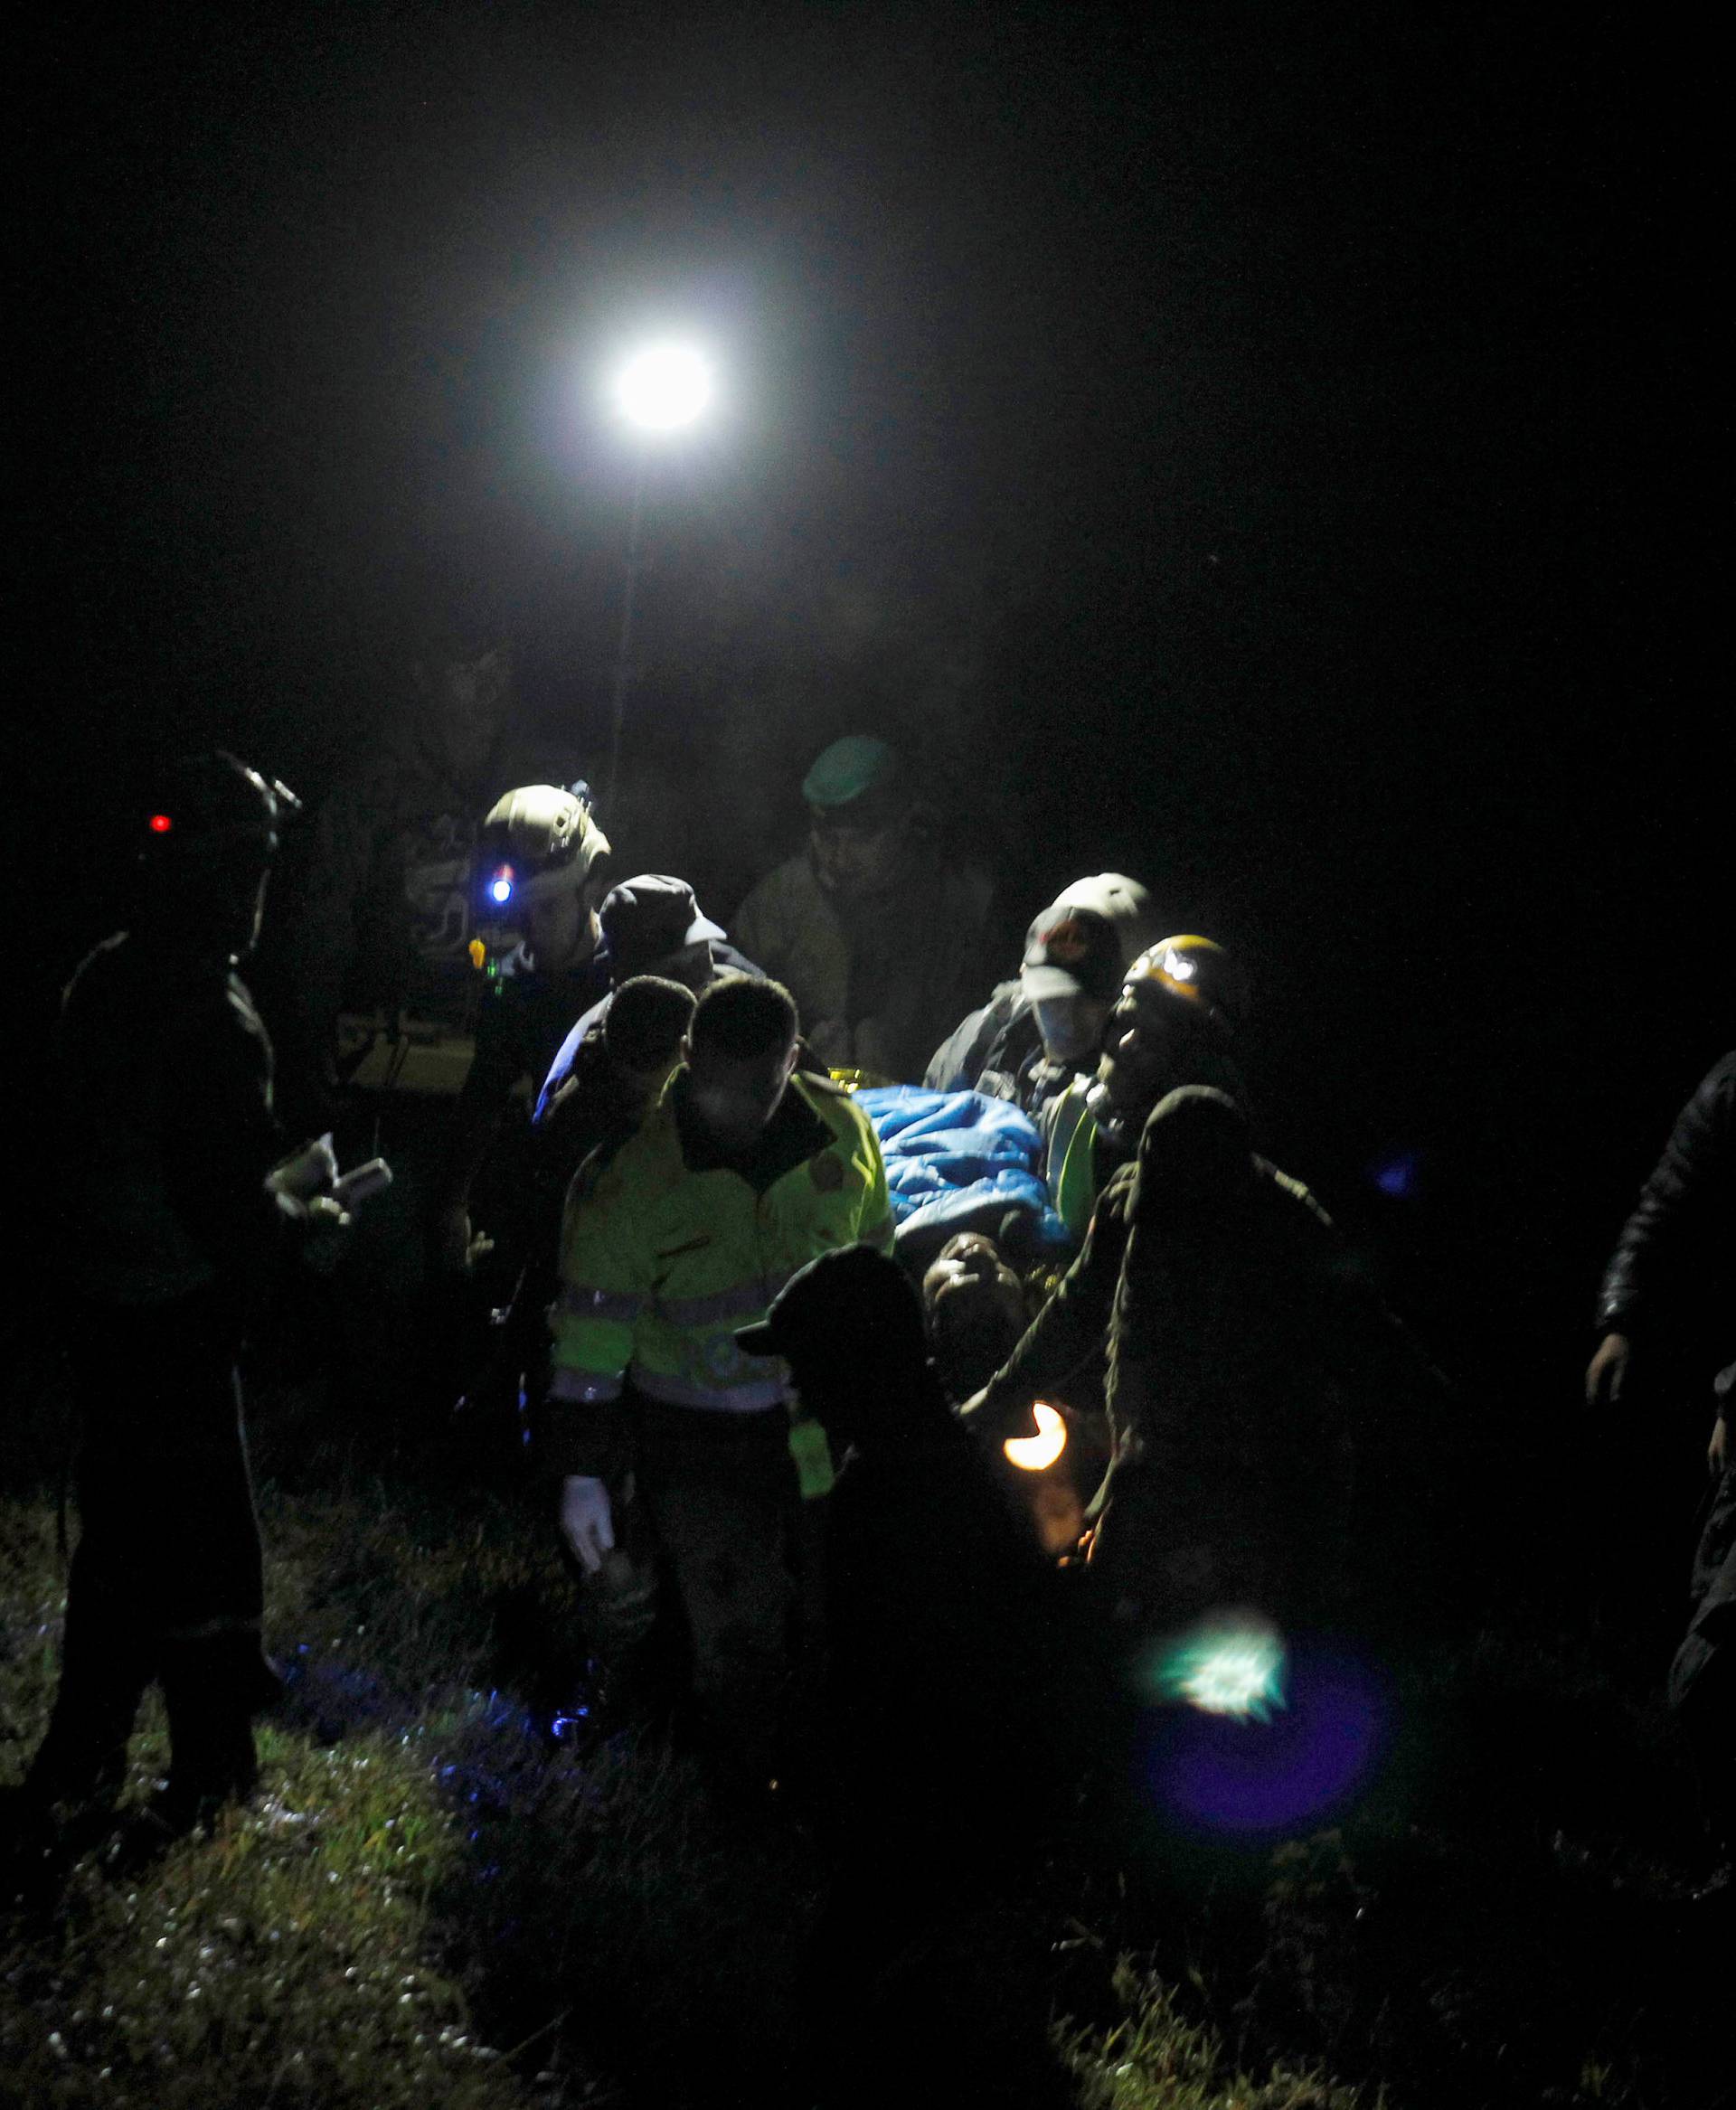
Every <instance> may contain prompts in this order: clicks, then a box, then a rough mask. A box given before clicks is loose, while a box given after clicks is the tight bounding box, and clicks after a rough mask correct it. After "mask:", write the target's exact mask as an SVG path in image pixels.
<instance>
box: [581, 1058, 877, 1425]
mask: <svg viewBox="0 0 1736 2110" xmlns="http://www.w3.org/2000/svg"><path fill="white" fill-rule="evenodd" d="M684 1074H685V1073H684V1071H681V1070H677V1071H676V1073H675V1077H674V1078H673V1079H671V1080H670V1082H669V1084H668V1085H666V1086H665V1088H664V1091H663V1094H662V1097H660V1098H659V1099H658V1101H657V1103H656V1106H654V1107H653V1108H652V1110H651V1112H650V1113H649V1114H648V1115H647V1116H646V1119H645V1121H644V1124H643V1125H642V1126H640V1128H639V1129H638V1130H637V1133H636V1134H635V1135H632V1136H630V1137H629V1138H628V1140H627V1142H626V1143H625V1144H622V1145H621V1147H620V1149H619V1150H618V1152H616V1154H614V1156H613V1157H611V1158H610V1159H609V1161H608V1162H607V1163H603V1164H600V1165H599V1164H597V1163H595V1161H592V1162H590V1163H587V1165H586V1166H584V1167H582V1168H581V1169H580V1173H579V1175H578V1177H577V1178H576V1179H575V1180H574V1182H573V1183H572V1186H571V1190H570V1191H569V1192H568V1196H567V1205H566V1212H565V1217H564V1220H563V1222H562V1226H561V1295H560V1297H559V1299H558V1301H557V1302H556V1303H555V1305H553V1306H552V1308H551V1311H550V1314H549V1317H550V1325H551V1328H552V1332H553V1335H554V1347H553V1354H552V1372H551V1380H550V1386H549V1400H550V1407H551V1410H552V1411H553V1412H556V1413H558V1412H559V1410H560V1409H561V1408H562V1407H563V1406H564V1407H566V1408H578V1409H582V1408H587V1407H601V1406H604V1405H605V1404H606V1403H607V1402H609V1401H610V1400H612V1399H617V1398H618V1397H619V1395H620V1393H621V1390H622V1387H623V1384H624V1382H625V1381H626V1380H628V1379H629V1378H630V1380H631V1382H632V1385H633V1389H634V1390H635V1391H636V1392H637V1393H638V1394H639V1395H641V1396H642V1397H644V1398H646V1399H654V1400H658V1401H661V1402H663V1403H665V1405H668V1406H672V1407H684V1408H698V1409H701V1410H703V1411H705V1412H709V1413H715V1414H719V1415H741V1414H751V1413H756V1412H760V1411H762V1410H763V1409H765V1408H772V1407H778V1406H782V1405H784V1404H785V1403H786V1402H787V1401H788V1371H787V1370H786V1368H785V1366H784V1364H783V1363H781V1362H779V1361H776V1360H775V1359H773V1358H769V1357H766V1356H754V1355H748V1354H746V1353H744V1352H742V1350H741V1348H740V1347H739V1346H738V1345H737V1343H736V1339H735V1329H736V1328H737V1327H738V1326H743V1325H746V1324H748V1323H750V1321H751V1320H754V1319H758V1318H760V1317H762V1316H763V1315H764V1314H765V1311H766V1307H767V1306H768V1305H769V1304H770V1302H771V1300H772V1298H773V1297H774V1296H776V1295H777V1294H778V1291H779V1290H780V1289H781V1288H782V1287H783V1286H784V1284H785V1283H786V1282H788V1279H789V1277H790V1276H792V1275H793V1274H794V1273H795V1272H796V1270H797V1268H798V1267H802V1266H804V1265H805V1264H806V1263H807V1261H809V1260H812V1259H814V1258H816V1256H817V1255H818V1254H820V1253H823V1252H826V1250H827V1249H828V1248H832V1247H835V1246H847V1245H851V1244H854V1242H855V1241H857V1240H858V1239H861V1240H865V1241H866V1242H867V1243H869V1244H871V1245H874V1246H877V1247H879V1248H882V1250H886V1249H889V1248H890V1247H891V1245H892V1205H891V1202H890V1201H889V1200H888V1198H887V1192H886V1168H885V1166H884V1165H883V1164H882V1162H881V1155H880V1145H879V1144H878V1142H877V1141H876V1140H875V1136H874V1132H873V1127H872V1126H870V1124H869V1121H868V1118H867V1116H866V1115H865V1114H863V1111H862V1109H861V1108H860V1107H858V1106H857V1105H856V1104H855V1102H854V1099H853V1098H851V1097H850V1096H849V1094H848V1093H847V1092H845V1091H844V1090H842V1089H841V1088H839V1087H838V1086H836V1085H834V1084H832V1083H830V1082H828V1081H826V1080H825V1079H818V1078H814V1077H810V1076H807V1074H806V1073H803V1072H797V1075H796V1076H795V1077H793V1078H792V1079H790V1083H789V1086H788V1094H787V1097H789V1096H790V1095H793V1097H794V1100H795V1104H794V1105H793V1106H790V1107H786V1108H785V1109H782V1110H781V1113H782V1121H781V1127H780V1130H779V1134H780V1135H781V1136H782V1138H783V1146H782V1157H783V1158H786V1159H788V1161H789V1162H788V1164H787V1165H785V1166H784V1167H783V1169H781V1170H780V1169H778V1164H779V1163H780V1162H781V1161H780V1160H778V1159H774V1160H773V1162H772V1163H771V1165H769V1166H766V1167H762V1168H761V1172H762V1179H761V1180H760V1181H755V1180H753V1179H750V1177H748V1176H746V1175H744V1174H743V1173H741V1172H740V1171H736V1170H734V1169H731V1168H730V1167H724V1166H717V1167H713V1168H712V1169H709V1170H699V1169H695V1167H694V1166H693V1165H692V1164H690V1163H689V1162H688V1159H687V1157H686V1155H685V1154H684V1151H683V1147H682V1136H681V1131H680V1127H679V1125H678V1121H677V1116H676V1104H677V1095H678V1093H679V1092H680V1090H681V1080H682V1079H683V1077H684ZM768 1172H769V1173H770V1174H771V1175H772V1176H770V1177H769V1181H768V1180H765V1179H764V1177H763V1175H764V1173H768Z"/></svg>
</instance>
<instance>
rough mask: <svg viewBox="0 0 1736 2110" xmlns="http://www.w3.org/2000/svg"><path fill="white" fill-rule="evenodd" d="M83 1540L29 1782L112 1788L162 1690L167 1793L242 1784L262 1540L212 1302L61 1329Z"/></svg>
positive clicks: (255, 1684) (262, 1696) (256, 1675)
mask: <svg viewBox="0 0 1736 2110" xmlns="http://www.w3.org/2000/svg"><path fill="white" fill-rule="evenodd" d="M69 1323H70V1325H71V1337H70V1342H69V1345H70V1348H71V1357H72V1367H73V1380H74V1396H75V1399H76V1403H77V1408H78V1413H79V1418H80V1451H79V1456H78V1462H77V1465H76V1467H75V1474H74V1484H75V1489H76V1493H77V1497H78V1510H79V1521H80V1532H79V1543H78V1549H77V1550H76V1552H75V1553H74V1555H73V1557H72V1568H71V1577H70V1578H69V1581H68V1585H67V1613H66V1634H65V1640H64V1644H63V1646H62V1653H61V1682H60V1687H59V1690H58V1692H57V1694H56V1697H55V1702H54V1710H53V1715H52V1719H51V1720H50V1724H49V1730H48V1735H47V1737H46V1738H45V1739H44V1741H43V1743H42V1747H41V1749H40V1750H39V1751H38V1753H37V1756H36V1759H35V1761H34V1763H33V1766H32V1769H31V1777H32V1780H33V1783H34V1784H35V1785H37V1786H38V1787H39V1788H41V1789H42V1791H44V1792H46V1793H48V1794H52V1795H57V1796H59V1795H84V1794H93V1793H103V1792H109V1791H112V1790H113V1789H114V1788H117V1787H118V1785H119V1783H120V1781H121V1778H122V1777H123V1775H124V1771H125V1761H126V1746H127V1738H128V1736H129V1735H130V1733H131V1730H132V1726H133V1719H134V1716H135V1715H136V1713H137V1708H138V1703H139V1700H140V1699H141V1697H142V1696H143V1694H144V1691H145V1689H146V1686H147V1685H148V1684H150V1683H151V1682H152V1681H154V1680H155V1681H160V1682H161V1683H162V1686H163V1689H164V1697H165V1703H166V1705H167V1709H168V1714H169V1728H170V1737H171V1742H172V1747H173V1753H174V1773H175V1777H176V1779H177V1780H178V1781H180V1782H181V1783H183V1784H184V1785H193V1786H194V1787H195V1788H203V1787H207V1786H208V1787H209V1788H210V1789H211V1790H212V1792H216V1793H226V1792H231V1791H232V1790H233V1789H236V1788H241V1787H245V1786H246V1785H250V1782H251V1779H252V1776H253V1772H254V1757H253V1738H252V1729H251V1719H252V1716H253V1715H254V1714H255V1713H256V1712H257V1711H258V1710H259V1709H260V1708H261V1707H262V1706H265V1705H267V1704H269V1701H270V1700H271V1699H272V1698H274V1697H275V1695H276V1691H277V1680H276V1678H275V1676H274V1674H273V1673H272V1672H271V1670H270V1667H269V1664H268V1663H267V1662H266V1659H265V1656H264V1653H263V1651H262V1648H261V1644H260V1618H261V1614H262V1610H263V1578H262V1574H261V1564H260V1552H259V1526H258V1524H257V1522H256V1521H255V1518H254V1513H253V1494H252V1487H251V1484H250V1478H249V1474H248V1466H247V1454H246V1449H245V1446H244V1442H243V1438H242V1433H241V1399H240V1393H239V1389H238V1385H237V1380H236V1375H235V1349H236V1336H237V1333H238V1330H239V1329H238V1326H237V1323H236V1320H235V1316H234V1313H233V1309H232V1307H231V1305H230V1304H229V1303H228V1301H227V1300H225V1299H223V1298H222V1297H220V1296H219V1295H217V1294H215V1293H206V1294H202V1295H196V1296H191V1297H184V1298H180V1299H177V1300H176V1301H175V1302H174V1303H172V1304H169V1305H157V1306H148V1307H143V1308H132V1307H123V1306H105V1307H101V1308H96V1307H84V1308H82V1309H76V1310H74V1311H73V1312H72V1314H71V1317H70V1322H69Z"/></svg>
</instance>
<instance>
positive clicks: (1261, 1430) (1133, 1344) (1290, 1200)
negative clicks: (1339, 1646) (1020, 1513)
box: [966, 1086, 1432, 1634]
mask: <svg viewBox="0 0 1736 2110" xmlns="http://www.w3.org/2000/svg"><path fill="white" fill-rule="evenodd" d="M1106 1336H1107V1340H1108V1345H1109V1380H1108V1386H1107V1408H1108V1415H1109V1432H1110V1442H1111V1455H1110V1463H1109V1472H1108V1474H1106V1475H1105V1478H1104V1481H1103V1484H1102V1485H1101V1487H1099V1490H1098V1493H1097V1494H1096V1496H1095V1497H1094V1498H1093V1501H1092V1504H1091V1513H1092V1514H1093V1515H1095V1516H1096V1517H1097V1518H1098V1519H1099V1523H1098V1530H1097V1537H1096V1540H1095V1543H1094V1545H1093V1548H1092V1555H1091V1568H1092V1573H1093V1576H1094V1577H1095V1578H1097V1580H1098V1582H1099V1587H1100V1588H1101V1591H1102V1594H1103V1596H1104V1597H1105V1598H1106V1600H1107V1601H1108V1603H1109V1605H1110V1606H1112V1607H1113V1609H1114V1614H1115V1615H1116V1616H1117V1617H1118V1619H1119V1620H1120V1621H1121V1622H1122V1623H1123V1624H1124V1625H1126V1626H1127V1629H1128V1631H1129V1633H1130V1634H1140V1633H1149V1632H1152V1631H1156V1630H1158V1629H1168V1628H1175V1627H1180V1626H1183V1625H1186V1624H1188V1623H1189V1622H1191V1621H1194V1620H1196V1619H1198V1618H1199V1617H1200V1616H1201V1615H1203V1614H1205V1613H1208V1612H1210V1611H1212V1610H1213V1609H1215V1608H1217V1607H1220V1606H1235V1607H1243V1606H1247V1607H1253V1608H1256V1609H1258V1610H1260V1611H1261V1612H1263V1613H1265V1614H1266V1615H1268V1616H1269V1617H1270V1618H1272V1619H1274V1620H1276V1621H1277V1622H1278V1625H1280V1626H1286V1625H1293V1624H1294V1625H1310V1624H1313V1623H1316V1622H1318V1621H1322V1620H1326V1621H1333V1620H1336V1619H1337V1618H1339V1617H1341V1616H1343V1615H1344V1613H1345V1612H1346V1610H1347V1609H1349V1608H1351V1607H1352V1606H1353V1605H1354V1602H1355V1601H1356V1600H1358V1598H1359V1597H1361V1596H1362V1595H1363V1593H1364V1591H1365V1589H1366V1587H1367V1586H1368V1585H1370V1584H1372V1583H1373V1582H1374V1581H1375V1580H1376V1579H1379V1580H1381V1581H1382V1585H1383V1587H1384V1586H1385V1585H1387V1584H1389V1583H1390V1582H1391V1581H1392V1578H1390V1577H1382V1578H1376V1576H1375V1575H1373V1573H1371V1572H1370V1571H1369V1570H1370V1568H1371V1566H1372V1562H1373V1552H1372V1549H1371V1548H1370V1546H1369V1545H1368V1544H1367V1542H1366V1540H1365V1539H1364V1535H1363V1533H1362V1532H1361V1531H1353V1530H1352V1521H1353V1515H1354V1508H1353V1504H1354V1499H1355V1493H1356V1489H1355V1464H1356V1457H1357V1453H1358V1450H1359V1447H1360V1442H1359V1439H1361V1438H1363V1437H1373V1436H1377V1435H1378V1433H1379V1432H1378V1426H1377V1425H1378V1423H1379V1421H1380V1420H1381V1419H1382V1417H1384V1416H1388V1415H1392V1416H1395V1417H1396V1416H1399V1415H1401V1412H1402V1407H1401V1399H1402V1397H1403V1395H1404V1394H1405V1393H1406V1392H1408V1393H1409V1395H1410V1397H1411V1399H1413V1400H1414V1399H1417V1398H1418V1397H1420V1389H1421V1391H1427V1390H1428V1389H1429V1388H1430V1386H1431V1383H1432V1378H1431V1373H1429V1371H1428V1370H1427V1366H1426V1365H1425V1364H1424V1363H1422V1361H1421V1360H1420V1358H1419V1357H1417V1356H1416V1355H1415V1353H1414V1352H1413V1351H1412V1350H1411V1349H1410V1347H1409V1344H1408V1343H1407V1342H1406V1341H1405V1339H1404V1336H1403V1335H1402V1334H1401V1333H1400V1331H1399V1329H1398V1328H1397V1327H1396V1326H1395V1325H1394V1324H1393V1323H1392V1321H1391V1320H1390V1319H1389V1318H1388V1317H1387V1315H1386V1314H1384V1313H1383V1312H1382V1310H1381V1309H1380V1308H1379V1307H1378V1306H1377V1305H1374V1304H1373V1302H1372V1301H1371V1300H1369V1299H1368V1298H1367V1297H1366V1296H1365V1295H1363V1293H1362V1292H1361V1290H1360V1289H1359V1288H1358V1286H1356V1284H1355V1283H1354V1280H1353V1279H1352V1277H1351V1276H1350V1273H1349V1271H1348V1269H1347V1268H1346V1267H1345V1257H1344V1250H1343V1248H1342V1246H1341V1243H1340V1241H1339V1239H1338V1238H1337V1236H1336V1234H1335V1231H1334V1229H1333V1226H1332V1223H1331V1220H1330V1219H1329V1218H1328V1217H1327V1216H1326V1212H1325V1210H1322V1209H1321V1207H1320V1205H1319V1204H1318V1202H1316V1201H1315V1199H1314V1197H1313V1196H1312V1195H1311V1194H1310V1193H1309V1192H1308V1191H1307V1188H1305V1187H1304V1186H1303V1185H1302V1184H1301V1183H1300V1182H1298V1181H1296V1180H1293V1179H1290V1178H1289V1177H1288V1175H1287V1174H1285V1173H1280V1172H1279V1171H1278V1169H1277V1168H1276V1166H1274V1165H1271V1164H1269V1163H1267V1162H1266V1161H1265V1160H1264V1159H1263V1158H1260V1157H1257V1156H1256V1155H1255V1154H1253V1152H1252V1151H1251V1150H1250V1146H1249V1141H1248V1128H1247V1120H1246V1116H1245V1115H1244V1114H1243V1113H1242V1111H1241V1108H1240V1107H1238V1106H1237V1104H1236V1103H1235V1101H1234V1100H1232V1099H1231V1098H1230V1097H1228V1095H1227V1094H1225V1093H1223V1092H1222V1091H1218V1090H1215V1089H1213V1088H1211V1087H1208V1086H1186V1087H1184V1088H1180V1089H1178V1090H1176V1091H1173V1092H1171V1093H1170V1094H1169V1095H1168V1096H1167V1097H1165V1098H1164V1099H1162V1100H1161V1101H1160V1102H1159V1103H1158V1105H1157V1106H1156V1107H1155V1108H1154V1109H1153V1111H1152V1113H1151V1115H1150V1116H1149V1117H1148V1118H1147V1120H1146V1124H1145V1126H1144V1129H1143V1131H1142V1132H1141V1135H1140V1140H1139V1148H1138V1153H1137V1156H1136V1157H1135V1158H1134V1159H1133V1161H1132V1162H1131V1163H1128V1164H1127V1165H1125V1166H1123V1167H1122V1168H1121V1169H1120V1170H1119V1171H1118V1173H1115V1174H1114V1175H1113V1177H1112V1178H1111V1180H1110V1182H1109V1185H1108V1187H1107V1188H1106V1189H1105V1191H1104V1192H1103V1195H1102V1197H1101V1199H1100V1200H1099V1203H1098V1207H1097V1210H1096V1213H1095V1215H1094V1216H1093V1218H1092V1220H1091V1225H1090V1234H1089V1236H1088V1237H1087V1239H1086V1241H1085V1245H1084V1248H1083V1249H1082V1250H1081V1251H1080V1255H1079V1258H1077V1259H1076V1260H1075V1261H1074V1263H1073V1265H1072V1267H1071V1268H1070V1269H1069V1270H1068V1272H1067V1274H1066V1276H1064V1277H1063V1279H1062V1281H1061V1284H1060V1286H1059V1287H1058V1288H1057V1289H1056V1291H1055V1293H1054V1295H1052V1297H1051V1298H1050V1299H1049V1301H1048V1303H1047V1304H1045V1305H1044V1306H1043V1309H1042V1311H1041V1312H1039V1314H1037V1317H1036V1318H1035V1320H1033V1323H1032V1325H1031V1328H1030V1331H1029V1332H1028V1333H1026V1334H1025V1336H1024V1340H1023V1341H1021V1342H1020V1343H1019V1346H1018V1348H1017V1350H1016V1351H1015V1352H1014V1355H1013V1356H1012V1358H1011V1359H1010V1361H1008V1362H1007V1364H1006V1365H1005V1368H1004V1369H1003V1370H1002V1371H999V1372H998V1373H997V1374H996V1376H995V1378H994V1379H993V1380H991V1381H990V1383H989V1384H988V1385H987V1386H986V1387H985V1388H984V1389H983V1390H982V1391H981V1392H980V1393H978V1394H977V1397H976V1398H975V1399H973V1400H971V1401H970V1402H968V1404H967V1409H966V1412H967V1418H969V1419H970V1421H971V1422H972V1424H973V1426H980V1427H983V1428H984V1430H985V1433H986V1434H987V1435H989V1436H993V1437H997V1438H998V1437H999V1436H1002V1435H1005V1434H1006V1433H1007V1432H1008V1431H1009V1430H1010V1429H1012V1428H1014V1427H1015V1426H1016V1425H1018V1424H1019V1423H1020V1422H1022V1420H1023V1418H1024V1415H1025V1413H1026V1412H1027V1410H1028V1408H1029V1406H1030V1404H1031V1402H1032V1400H1033V1399H1034V1398H1035V1397H1036V1396H1037V1395H1038V1394H1039V1393H1041V1392H1043V1391H1047V1390H1049V1389H1051V1388H1052V1387H1058V1386H1061V1387H1064V1384H1065V1381H1066V1380H1067V1378H1068V1377H1069V1376H1070V1375H1071V1372H1072V1371H1074V1370H1075V1369H1076V1368H1077V1367H1078V1366H1079V1365H1080V1363H1081V1362H1082V1361H1085V1360H1086V1359H1087V1358H1089V1357H1090V1356H1091V1355H1092V1354H1093V1353H1094V1352H1096V1351H1097V1350H1098V1348H1099V1343H1100V1342H1102V1341H1103V1340H1104V1339H1105V1337H1106ZM1020 1433H1023V1428H1021V1429H1020ZM1400 1521H1401V1524H1404V1523H1405V1522H1407V1520H1400Z"/></svg>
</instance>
